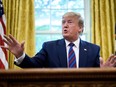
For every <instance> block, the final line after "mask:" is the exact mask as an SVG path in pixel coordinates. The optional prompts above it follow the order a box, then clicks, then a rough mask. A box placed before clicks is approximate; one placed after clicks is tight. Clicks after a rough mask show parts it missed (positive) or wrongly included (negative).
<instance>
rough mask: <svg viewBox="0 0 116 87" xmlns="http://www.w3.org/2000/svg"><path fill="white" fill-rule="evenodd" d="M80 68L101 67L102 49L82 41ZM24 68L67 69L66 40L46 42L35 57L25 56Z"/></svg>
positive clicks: (22, 64) (22, 65)
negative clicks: (100, 52)
mask: <svg viewBox="0 0 116 87" xmlns="http://www.w3.org/2000/svg"><path fill="white" fill-rule="evenodd" d="M79 46H80V47H79V67H99V66H100V61H99V51H100V47H99V46H97V45H94V44H91V43H88V42H86V41H83V40H80V45H79ZM19 66H20V67H22V68H38V67H46V68H65V67H67V53H66V44H65V40H64V39H60V40H56V41H50V42H45V43H44V44H43V47H42V49H41V50H40V52H38V53H37V54H36V55H35V56H34V57H32V58H30V57H29V56H28V55H26V56H25V58H24V60H23V61H22V63H21V64H20V65H19Z"/></svg>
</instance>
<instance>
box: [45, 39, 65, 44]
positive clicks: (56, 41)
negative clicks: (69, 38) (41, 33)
mask: <svg viewBox="0 0 116 87" xmlns="http://www.w3.org/2000/svg"><path fill="white" fill-rule="evenodd" d="M63 41H64V39H58V40H52V41H47V42H44V44H57V43H59V42H63Z"/></svg>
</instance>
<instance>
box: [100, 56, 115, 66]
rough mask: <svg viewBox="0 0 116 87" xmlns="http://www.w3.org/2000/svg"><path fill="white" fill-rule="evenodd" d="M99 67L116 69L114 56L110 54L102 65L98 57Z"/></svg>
mask: <svg viewBox="0 0 116 87" xmlns="http://www.w3.org/2000/svg"><path fill="white" fill-rule="evenodd" d="M100 67H116V55H114V54H112V55H111V56H110V57H109V58H108V59H107V61H106V62H104V63H102V58H101V57H100Z"/></svg>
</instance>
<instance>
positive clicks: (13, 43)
mask: <svg viewBox="0 0 116 87" xmlns="http://www.w3.org/2000/svg"><path fill="white" fill-rule="evenodd" d="M3 41H4V42H5V43H6V44H7V46H1V47H2V48H6V49H8V50H9V51H10V52H11V53H12V54H14V55H15V57H16V58H18V57H20V56H22V55H23V52H24V42H22V43H21V44H20V43H19V42H18V41H17V40H16V39H15V38H14V37H13V36H12V35H9V36H6V35H5V36H4V39H3Z"/></svg>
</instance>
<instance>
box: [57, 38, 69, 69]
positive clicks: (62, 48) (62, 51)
mask: <svg viewBox="0 0 116 87" xmlns="http://www.w3.org/2000/svg"><path fill="white" fill-rule="evenodd" d="M57 51H58V56H59V61H60V65H61V67H67V53H66V45H65V41H64V39H62V40H60V41H59V42H58V46H57Z"/></svg>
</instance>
